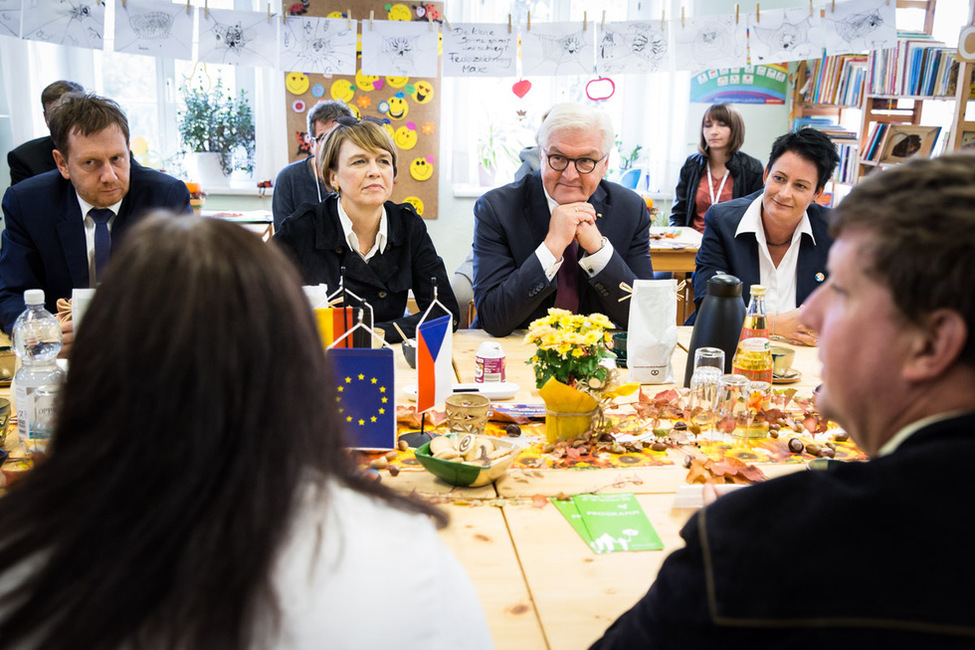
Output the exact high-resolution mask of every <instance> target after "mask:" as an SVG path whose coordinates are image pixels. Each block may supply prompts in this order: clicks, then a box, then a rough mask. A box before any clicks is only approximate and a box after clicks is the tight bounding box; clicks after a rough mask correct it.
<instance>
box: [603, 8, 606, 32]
mask: <svg viewBox="0 0 975 650" xmlns="http://www.w3.org/2000/svg"><path fill="white" fill-rule="evenodd" d="M603 31H606V10H605V9H603Z"/></svg>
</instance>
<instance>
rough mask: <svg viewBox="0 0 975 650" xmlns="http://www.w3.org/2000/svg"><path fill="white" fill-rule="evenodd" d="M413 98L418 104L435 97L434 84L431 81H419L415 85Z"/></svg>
mask: <svg viewBox="0 0 975 650" xmlns="http://www.w3.org/2000/svg"><path fill="white" fill-rule="evenodd" d="M413 99H414V100H416V103H417V104H426V103H427V102H428V101H430V100H431V99H433V84H431V83H430V82H429V81H417V82H416V83H415V84H414V85H413Z"/></svg>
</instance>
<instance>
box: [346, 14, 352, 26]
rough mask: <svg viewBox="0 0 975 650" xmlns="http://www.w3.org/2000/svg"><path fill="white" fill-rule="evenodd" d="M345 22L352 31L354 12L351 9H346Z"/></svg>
mask: <svg viewBox="0 0 975 650" xmlns="http://www.w3.org/2000/svg"><path fill="white" fill-rule="evenodd" d="M345 21H346V26H347V27H348V28H349V29H352V10H351V9H346V10H345Z"/></svg>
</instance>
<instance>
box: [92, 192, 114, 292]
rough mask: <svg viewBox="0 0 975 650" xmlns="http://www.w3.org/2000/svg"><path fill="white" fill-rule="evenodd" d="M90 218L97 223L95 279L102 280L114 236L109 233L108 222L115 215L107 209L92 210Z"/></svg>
mask: <svg viewBox="0 0 975 650" xmlns="http://www.w3.org/2000/svg"><path fill="white" fill-rule="evenodd" d="M88 216H90V217H91V218H92V221H94V222H95V278H96V279H98V280H100V279H101V277H102V270H103V269H104V268H105V265H106V264H107V263H108V258H109V257H110V256H111V254H112V234H111V233H110V232H109V231H108V220H109V219H111V218H112V217H113V216H115V213H114V212H112V211H111V210H108V209H106V208H92V209H91V211H89V212H88Z"/></svg>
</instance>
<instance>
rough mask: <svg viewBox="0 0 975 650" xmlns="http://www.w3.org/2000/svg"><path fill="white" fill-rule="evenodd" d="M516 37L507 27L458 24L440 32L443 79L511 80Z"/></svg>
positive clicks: (513, 71) (514, 73)
mask: <svg viewBox="0 0 975 650" xmlns="http://www.w3.org/2000/svg"><path fill="white" fill-rule="evenodd" d="M517 53H518V40H517V34H515V33H510V34H509V33H508V25H507V24H501V23H498V24H479V23H462V24H461V23H458V24H454V25H453V29H446V28H444V30H443V75H444V76H445V77H513V76H515V75H516V74H517V72H516V70H515V66H516V60H517Z"/></svg>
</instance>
